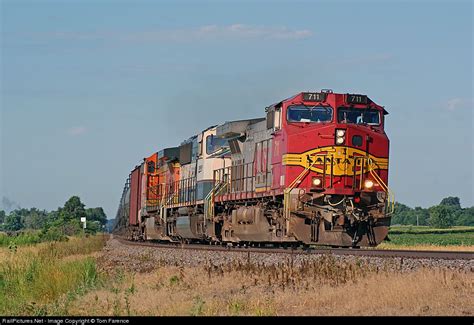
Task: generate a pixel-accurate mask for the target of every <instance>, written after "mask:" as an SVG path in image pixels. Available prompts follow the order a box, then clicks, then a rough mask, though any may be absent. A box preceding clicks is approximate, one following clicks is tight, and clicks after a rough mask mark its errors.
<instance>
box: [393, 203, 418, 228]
mask: <svg viewBox="0 0 474 325" xmlns="http://www.w3.org/2000/svg"><path fill="white" fill-rule="evenodd" d="M412 219H413V209H412V208H410V207H409V206H407V205H405V204H402V203H399V202H395V209H394V211H393V215H392V222H391V223H392V225H397V224H400V225H408V224H414V223H413V220H412ZM415 223H416V218H415Z"/></svg>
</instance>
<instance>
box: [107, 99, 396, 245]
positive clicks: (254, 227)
mask: <svg viewBox="0 0 474 325" xmlns="http://www.w3.org/2000/svg"><path fill="white" fill-rule="evenodd" d="M265 111H266V117H264V118H256V119H248V120H238V121H230V122H225V123H223V124H220V125H217V126H212V127H209V128H208V129H206V130H204V131H202V132H201V133H200V134H198V135H195V136H193V137H191V138H189V139H188V140H186V141H184V142H183V143H181V145H180V146H178V147H173V148H166V149H163V150H161V151H158V152H156V153H154V154H152V155H151V156H150V157H148V158H145V159H144V160H143V163H142V164H140V165H139V166H137V167H136V168H135V169H134V170H133V171H132V172H131V174H130V176H129V178H128V180H127V183H126V186H125V189H124V192H123V195H122V199H121V201H120V206H119V210H118V213H117V221H118V222H117V226H116V229H118V231H120V229H121V230H122V231H123V230H124V229H126V230H127V231H128V234H129V236H130V237H131V238H133V239H145V240H147V239H156V240H168V241H186V242H189V241H196V242H221V243H237V244H250V245H251V244H262V243H286V244H306V245H310V244H311V245H312V244H315V245H318V244H319V245H331V246H352V247H354V246H375V245H377V244H379V243H380V242H381V241H382V240H383V239H384V238H385V237H386V235H387V232H388V227H389V225H390V217H389V213H388V210H389V209H390V206H391V204H392V203H393V198H392V197H391V193H390V190H389V188H388V186H387V183H388V157H389V140H388V137H387V135H386V133H385V131H384V123H385V115H387V112H386V111H385V109H384V108H383V107H382V106H380V105H377V104H376V103H374V102H373V101H372V100H371V99H370V98H369V97H367V96H366V95H359V94H336V93H333V92H332V91H330V90H323V91H321V92H303V93H299V94H297V95H295V96H293V97H290V98H288V99H285V100H283V101H280V102H278V103H276V104H273V105H271V106H269V107H267V108H266V109H265Z"/></svg>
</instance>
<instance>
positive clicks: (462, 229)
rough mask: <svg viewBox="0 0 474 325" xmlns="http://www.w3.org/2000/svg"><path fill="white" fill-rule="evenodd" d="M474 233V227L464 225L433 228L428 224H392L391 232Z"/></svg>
mask: <svg viewBox="0 0 474 325" xmlns="http://www.w3.org/2000/svg"><path fill="white" fill-rule="evenodd" d="M454 233H474V227H468V226H462V227H451V228H446V229H438V228H431V227H428V226H391V227H390V234H454Z"/></svg>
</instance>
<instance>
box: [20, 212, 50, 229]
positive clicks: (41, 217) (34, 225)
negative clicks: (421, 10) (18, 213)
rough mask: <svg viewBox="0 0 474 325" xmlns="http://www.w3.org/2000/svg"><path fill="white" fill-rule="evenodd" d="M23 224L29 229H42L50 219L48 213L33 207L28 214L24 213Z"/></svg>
mask: <svg viewBox="0 0 474 325" xmlns="http://www.w3.org/2000/svg"><path fill="white" fill-rule="evenodd" d="M22 217H23V224H24V225H25V228H27V229H42V228H44V226H45V225H46V222H47V221H48V213H47V212H46V211H44V210H43V211H40V210H38V209H36V208H31V209H30V210H29V211H28V213H27V214H25V215H23V216H22Z"/></svg>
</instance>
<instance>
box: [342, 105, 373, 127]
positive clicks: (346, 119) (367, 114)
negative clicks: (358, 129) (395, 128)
mask: <svg viewBox="0 0 474 325" xmlns="http://www.w3.org/2000/svg"><path fill="white" fill-rule="evenodd" d="M337 121H338V122H339V123H352V124H367V125H379V124H380V112H379V111H377V110H375V109H357V108H344V107H342V108H339V109H338V111H337Z"/></svg>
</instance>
